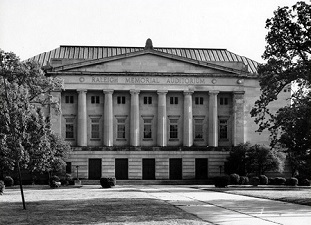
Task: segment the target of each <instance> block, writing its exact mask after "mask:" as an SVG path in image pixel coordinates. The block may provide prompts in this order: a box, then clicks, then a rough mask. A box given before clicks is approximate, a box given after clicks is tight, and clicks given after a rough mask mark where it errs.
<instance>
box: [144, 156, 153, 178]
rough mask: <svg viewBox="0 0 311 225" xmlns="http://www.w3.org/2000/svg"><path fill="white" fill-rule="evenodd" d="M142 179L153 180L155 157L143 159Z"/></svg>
mask: <svg viewBox="0 0 311 225" xmlns="http://www.w3.org/2000/svg"><path fill="white" fill-rule="evenodd" d="M143 180H155V159H143Z"/></svg>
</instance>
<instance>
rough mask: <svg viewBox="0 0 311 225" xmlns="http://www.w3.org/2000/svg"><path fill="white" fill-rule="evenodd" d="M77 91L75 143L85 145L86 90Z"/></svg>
mask: <svg viewBox="0 0 311 225" xmlns="http://www.w3.org/2000/svg"><path fill="white" fill-rule="evenodd" d="M77 91H78V129H77V145H78V146H87V118H86V92H87V90H77Z"/></svg>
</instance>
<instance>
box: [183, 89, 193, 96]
mask: <svg viewBox="0 0 311 225" xmlns="http://www.w3.org/2000/svg"><path fill="white" fill-rule="evenodd" d="M193 93H194V91H189V90H188V91H184V95H192V94H193Z"/></svg>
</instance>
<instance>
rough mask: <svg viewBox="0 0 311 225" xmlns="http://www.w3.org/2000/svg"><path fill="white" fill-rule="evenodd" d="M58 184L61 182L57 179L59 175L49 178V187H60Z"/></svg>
mask: <svg viewBox="0 0 311 225" xmlns="http://www.w3.org/2000/svg"><path fill="white" fill-rule="evenodd" d="M60 185H61V182H60V180H59V177H58V176H55V175H54V176H52V177H51V178H50V187H51V188H58V187H60Z"/></svg>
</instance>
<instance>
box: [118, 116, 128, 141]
mask: <svg viewBox="0 0 311 225" xmlns="http://www.w3.org/2000/svg"><path fill="white" fill-rule="evenodd" d="M125 121H126V117H125V116H124V117H123V116H119V117H117V139H125Z"/></svg>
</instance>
